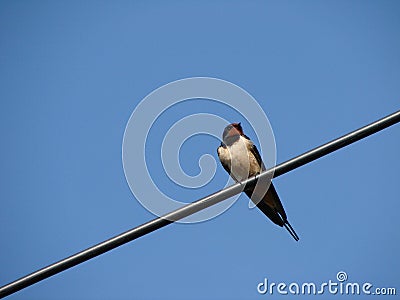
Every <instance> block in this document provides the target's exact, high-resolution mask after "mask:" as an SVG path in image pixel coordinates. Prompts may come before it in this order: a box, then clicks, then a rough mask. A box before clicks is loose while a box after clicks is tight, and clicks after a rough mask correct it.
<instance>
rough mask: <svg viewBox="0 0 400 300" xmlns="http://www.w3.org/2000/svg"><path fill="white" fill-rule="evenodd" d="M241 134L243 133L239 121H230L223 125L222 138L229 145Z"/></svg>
mask: <svg viewBox="0 0 400 300" xmlns="http://www.w3.org/2000/svg"><path fill="white" fill-rule="evenodd" d="M241 135H243V129H242V125H241V124H240V123H232V124H229V125H228V126H226V127H225V129H224V132H223V134H222V140H223V141H224V143H225V144H227V145H229V144H232V143H233V142H235V141H236V140H238V139H239V137H240V136H241Z"/></svg>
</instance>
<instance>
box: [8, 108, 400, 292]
mask: <svg viewBox="0 0 400 300" xmlns="http://www.w3.org/2000/svg"><path fill="white" fill-rule="evenodd" d="M398 122H400V110H399V111H397V112H395V113H393V114H391V115H388V116H386V117H384V118H382V119H380V120H378V121H375V122H373V123H371V124H369V125H366V126H364V127H362V128H360V129H357V130H355V131H352V132H350V133H348V134H346V135H344V136H342V137H339V138H337V139H335V140H333V141H331V142H329V143H326V144H324V145H322V146H319V147H317V148H314V149H312V150H310V151H308V152H306V153H304V154H301V155H299V156H297V157H295V158H292V159H290V160H288V161H286V162H284V163H281V164H279V165H277V166H276V167H274V168H271V169H268V170H266V171H265V172H263V173H262V174H260V175H259V176H257V177H252V178H249V179H247V180H246V181H243V182H242V183H236V184H234V185H231V186H229V187H227V188H225V189H223V190H220V191H218V192H216V193H214V194H211V195H209V196H207V197H204V198H202V199H200V200H197V201H195V202H193V203H190V204H188V205H185V206H184V207H182V208H179V209H177V210H175V211H173V212H170V213H168V214H166V215H164V216H162V217H159V218H156V219H153V220H151V221H149V222H147V223H145V224H142V225H140V226H137V227H135V228H133V229H131V230H128V231H126V232H124V233H121V234H119V235H117V236H115V237H113V238H110V239H108V240H106V241H104V242H101V243H99V244H97V245H95V246H92V247H90V248H87V249H86V250H83V251H81V252H78V253H76V254H74V255H72V256H70V257H67V258H65V259H63V260H60V261H58V262H56V263H54V264H51V265H49V266H47V267H44V268H42V269H40V270H38V271H36V272H33V273H31V274H29V275H26V276H24V277H21V278H20V279H17V280H15V281H13V282H11V283H9V284H7V285H4V286H2V287H0V298H3V297H6V296H8V295H10V294H13V293H15V292H17V291H19V290H22V289H23V288H26V287H28V286H30V285H32V284H34V283H37V282H39V281H41V280H43V279H46V278H48V277H50V276H53V275H55V274H57V273H60V272H62V271H64V270H67V269H69V268H71V267H73V266H76V265H78V264H80V263H82V262H85V261H87V260H89V259H92V258H94V257H96V256H98V255H100V254H103V253H105V252H107V251H110V250H112V249H114V248H116V247H118V246H121V245H123V244H126V243H128V242H130V241H132V240H135V239H137V238H139V237H141V236H144V235H146V234H148V233H150V232H153V231H155V230H157V229H160V228H162V227H164V226H167V225H168V224H171V223H173V222H175V221H178V220H180V219H183V218H185V217H187V216H190V215H192V214H194V213H196V212H199V211H201V210H203V209H205V208H207V207H210V206H212V205H215V204H217V203H219V202H221V201H223V200H225V199H228V198H230V197H232V196H234V195H236V194H238V193H240V192H241V191H242V190H243V185H251V184H254V183H255V181H256V180H257V179H258V178H270V177H271V175H272V173H273V177H278V176H280V175H282V174H285V173H287V172H289V171H292V170H294V169H296V168H298V167H301V166H303V165H305V164H307V163H309V162H311V161H314V160H316V159H318V158H320V157H322V156H325V155H327V154H329V153H331V152H334V151H336V150H338V149H340V148H343V147H345V146H347V145H350V144H352V143H354V142H356V141H359V140H361V139H363V138H365V137H367V136H369V135H371V134H374V133H376V132H378V131H381V130H383V129H385V128H387V127H389V126H392V125H394V124H396V123H398Z"/></svg>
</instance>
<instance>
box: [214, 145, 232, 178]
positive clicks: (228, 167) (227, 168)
mask: <svg viewBox="0 0 400 300" xmlns="http://www.w3.org/2000/svg"><path fill="white" fill-rule="evenodd" d="M219 148H224V149H226V145H225V144H224V143H222V142H221V145H220V146H219V147H218V148H217V154H218V158H219V161H220V162H221V165H222V166H223V167H224V169H225V171H226V172H228V174H229V175H230V174H231V167H230V165H229V164H228V163H227V162H226V161H224V160H222V159H221V158H220V157H219V151H218V150H219Z"/></svg>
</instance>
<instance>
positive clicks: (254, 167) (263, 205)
mask: <svg viewBox="0 0 400 300" xmlns="http://www.w3.org/2000/svg"><path fill="white" fill-rule="evenodd" d="M217 153H218V157H219V160H220V161H221V164H222V166H223V167H224V169H225V170H226V171H227V172H228V174H229V175H230V176H231V177H232V179H233V180H235V181H236V182H241V181H243V180H246V179H247V178H250V177H252V176H256V175H258V174H260V173H261V172H262V171H265V166H264V164H263V162H262V159H261V156H260V153H259V152H258V149H257V147H256V146H255V145H254V143H253V142H252V141H251V140H250V139H249V138H248V137H247V136H246V135H245V134H244V133H243V129H242V126H241V124H240V123H232V124H230V125H228V126H226V127H225V129H224V132H223V134H222V142H221V145H220V146H219V147H218V149H217ZM244 192H245V193H246V195H247V196H248V197H249V198H250V199H251V200H252V201H253V202H254V203H255V204H256V206H257V207H258V208H259V209H260V210H261V211H262V212H263V213H264V214H265V215H266V216H267V217H268V218H269V219H270V220H271V221H272V222H273V223H275V224H276V225H278V226H280V227H283V226H285V228H286V229H287V231H288V232H289V233H290V234H291V236H292V237H293V238H294V239H295V240H296V241H298V240H299V237H298V235H297V234H296V232H295V231H294V229H293V227H292V226H291V225H290V223H289V221H288V219H287V216H286V213H285V210H284V209H283V206H282V203H281V201H280V199H279V196H278V193H277V192H276V190H275V187H274V185H273V184H272V182H271V184H270V186H269V188H268V191H267V192H266V193H265V190H264V191H263V192H262V195H259V193H258V195H257V192H255V186H254V185H253V186H250V187H245V189H244ZM260 198H261V199H260Z"/></svg>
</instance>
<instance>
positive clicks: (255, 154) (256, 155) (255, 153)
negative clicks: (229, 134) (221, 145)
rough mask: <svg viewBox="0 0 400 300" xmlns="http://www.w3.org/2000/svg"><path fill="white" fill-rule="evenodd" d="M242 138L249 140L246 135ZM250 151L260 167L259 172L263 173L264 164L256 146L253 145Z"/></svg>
mask: <svg viewBox="0 0 400 300" xmlns="http://www.w3.org/2000/svg"><path fill="white" fill-rule="evenodd" d="M243 137H244V138H246V139H248V140H249V141H250V139H249V137H248V136H247V135H243ZM251 151H252V152H253V154H254V157H255V158H256V160H257V162H258V164H259V165H260V166H261V170H263V171H265V166H264V163H263V161H262V158H261V155H260V152H258V149H257V147H256V145H254V144H253V147H252V148H251Z"/></svg>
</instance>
